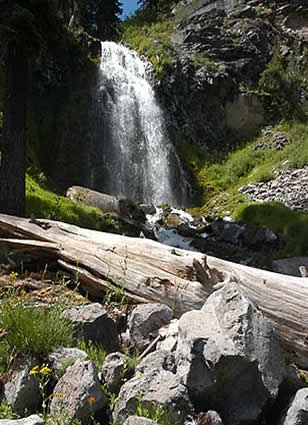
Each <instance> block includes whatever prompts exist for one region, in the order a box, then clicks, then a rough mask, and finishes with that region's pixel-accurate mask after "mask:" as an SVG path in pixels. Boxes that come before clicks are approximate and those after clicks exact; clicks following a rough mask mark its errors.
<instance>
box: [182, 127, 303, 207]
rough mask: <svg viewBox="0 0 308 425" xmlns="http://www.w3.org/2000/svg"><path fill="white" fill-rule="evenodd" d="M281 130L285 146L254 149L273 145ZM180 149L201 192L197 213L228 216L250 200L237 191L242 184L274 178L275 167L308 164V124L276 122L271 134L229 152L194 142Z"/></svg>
mask: <svg viewBox="0 0 308 425" xmlns="http://www.w3.org/2000/svg"><path fill="white" fill-rule="evenodd" d="M281 133H285V134H286V136H287V137H288V140H289V141H290V143H289V144H288V145H287V146H285V147H284V149H282V150H277V149H274V148H273V149H271V148H269V149H254V147H255V146H256V145H258V144H260V143H267V144H268V145H269V146H270V144H271V143H272V142H273V137H275V134H276V135H279V134H281ZM240 146H241V144H240ZM179 149H180V151H181V156H182V158H184V160H186V162H188V164H189V165H190V167H191V169H192V170H193V172H194V174H195V176H196V180H197V183H198V185H199V187H200V190H201V193H202V195H201V201H202V205H203V206H202V207H201V208H198V209H196V210H195V213H198V214H200V213H201V214H205V215H225V214H230V213H233V211H234V210H235V208H236V207H237V206H238V204H240V203H243V202H245V201H246V200H247V199H246V197H245V196H244V195H241V194H240V193H239V192H238V189H239V188H240V187H241V186H243V185H246V184H248V183H257V182H261V181H268V180H271V179H272V178H273V177H274V175H273V171H274V170H275V169H288V168H301V167H304V166H305V165H308V126H307V125H306V124H305V123H300V122H289V123H284V124H280V125H277V126H276V127H275V128H274V129H273V131H272V132H270V133H269V134H268V135H265V136H261V137H259V138H257V139H256V140H254V141H253V142H251V143H249V144H247V145H243V144H242V147H239V148H238V149H235V150H234V151H232V152H230V153H227V154H221V155H218V154H216V155H214V154H209V153H206V152H204V151H201V150H200V149H199V148H198V147H196V146H194V145H191V144H181V145H180V146H179Z"/></svg>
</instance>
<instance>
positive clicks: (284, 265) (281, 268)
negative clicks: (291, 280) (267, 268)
mask: <svg viewBox="0 0 308 425" xmlns="http://www.w3.org/2000/svg"><path fill="white" fill-rule="evenodd" d="M301 266H304V267H306V268H308V257H291V258H282V259H280V260H274V261H272V269H273V271H274V272H277V273H283V274H288V275H291V276H299V277H300V276H301V274H300V270H299V268H300V267H301Z"/></svg>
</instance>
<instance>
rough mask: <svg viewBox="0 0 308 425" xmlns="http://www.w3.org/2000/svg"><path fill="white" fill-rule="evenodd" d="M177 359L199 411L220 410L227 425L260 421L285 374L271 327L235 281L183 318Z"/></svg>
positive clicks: (283, 363) (180, 325)
mask: <svg viewBox="0 0 308 425" xmlns="http://www.w3.org/2000/svg"><path fill="white" fill-rule="evenodd" d="M176 358H177V373H178V374H179V376H181V377H182V379H183V384H184V385H185V386H187V388H188V391H189V395H190V397H191V399H192V401H193V403H194V405H195V407H197V408H198V407H199V408H203V410H204V407H206V408H209V409H215V410H217V411H218V412H219V413H220V414H221V415H222V418H223V421H224V423H225V425H237V424H242V423H246V422H247V423H248V422H250V421H251V422H252V421H255V420H257V418H258V417H259V416H260V414H261V412H262V409H263V408H264V406H265V405H266V403H267V402H268V401H269V400H274V399H275V398H276V397H277V394H278V390H279V386H280V384H281V382H282V380H283V377H284V374H285V362H284V357H283V354H282V351H281V348H280V345H279V343H278V342H277V340H276V338H275V335H274V333H273V330H272V328H271V326H270V324H269V323H268V322H267V321H266V320H265V319H264V317H263V316H262V314H261V313H260V311H259V310H257V309H256V307H255V306H254V305H252V304H251V303H250V302H249V301H248V300H247V299H246V298H245V297H244V296H243V294H242V293H241V291H240V289H239V287H238V286H237V284H235V283H230V284H227V285H225V287H224V288H222V289H221V290H219V291H216V292H215V293H214V294H212V295H211V296H210V297H209V298H208V300H207V302H206V303H205V305H204V307H203V308H202V310H201V311H190V312H188V313H185V314H184V315H183V316H182V317H181V318H180V320H179V340H178V345H177V350H176Z"/></svg>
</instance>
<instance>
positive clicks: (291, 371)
mask: <svg viewBox="0 0 308 425" xmlns="http://www.w3.org/2000/svg"><path fill="white" fill-rule="evenodd" d="M306 385H307V384H306V382H305V381H304V380H303V379H302V378H301V376H300V374H299V370H298V369H297V367H296V366H294V365H292V364H289V365H288V366H287V368H286V375H285V377H284V381H283V386H284V390H285V391H288V393H289V395H293V394H294V393H295V392H296V391H298V390H300V389H301V388H304V387H306Z"/></svg>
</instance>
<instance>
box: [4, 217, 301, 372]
mask: <svg viewBox="0 0 308 425" xmlns="http://www.w3.org/2000/svg"><path fill="white" fill-rule="evenodd" d="M43 222H44V223H45V225H42V223H43ZM0 235H1V236H2V238H1V239H0V243H1V244H4V245H6V246H8V247H10V249H13V250H16V249H17V250H20V251H24V252H28V253H31V254H32V255H33V256H38V257H40V256H50V257H53V258H54V259H56V260H57V261H58V263H59V265H61V267H63V268H64V269H66V270H69V271H71V272H78V274H79V278H80V282H81V285H82V286H83V288H84V289H85V290H86V291H88V292H89V293H91V294H93V295H96V296H103V295H104V293H105V292H106V290H108V289H110V288H114V289H116V288H118V287H121V288H122V290H124V291H125V293H126V296H127V297H128V299H129V300H131V301H132V302H161V303H165V304H167V305H169V306H170V307H171V308H173V310H174V312H175V314H176V315H177V316H178V315H180V314H182V313H183V312H185V311H188V310H191V309H196V308H197V309H198V308H200V307H201V306H202V305H203V303H204V301H205V300H206V298H207V297H208V296H209V295H210V294H211V293H212V292H213V291H214V290H215V289H216V288H217V287H219V286H221V285H223V284H225V283H226V282H227V281H230V280H233V281H236V282H237V283H238V285H240V286H241V288H242V289H243V291H244V292H245V293H246V295H247V296H248V297H249V298H250V299H251V300H252V301H253V302H254V303H255V304H256V305H257V306H258V307H259V308H260V309H261V310H262V311H263V313H264V314H265V316H266V317H268V319H269V320H270V321H271V322H272V324H273V326H274V328H275V329H276V331H277V334H278V337H279V338H280V340H281V342H282V345H283V347H284V349H285V351H286V352H287V353H288V357H289V359H290V360H292V361H294V362H295V363H296V364H298V365H300V366H302V367H308V278H297V277H293V276H287V275H282V274H277V273H272V272H268V271H265V270H260V269H256V268H252V267H247V266H244V265H240V264H235V263H231V262H228V261H224V260H221V259H218V258H214V257H206V256H205V255H204V254H201V253H196V252H190V251H184V250H181V249H174V248H171V247H169V246H166V245H162V244H160V243H158V242H154V241H151V240H148V239H140V238H128V237H125V236H121V235H114V234H110V233H103V232H97V231H94V230H87V229H82V228H80V227H77V226H72V225H68V224H65V223H61V222H54V221H49V220H42V221H39V220H29V219H25V218H18V217H13V216H6V215H1V214H0Z"/></svg>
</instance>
